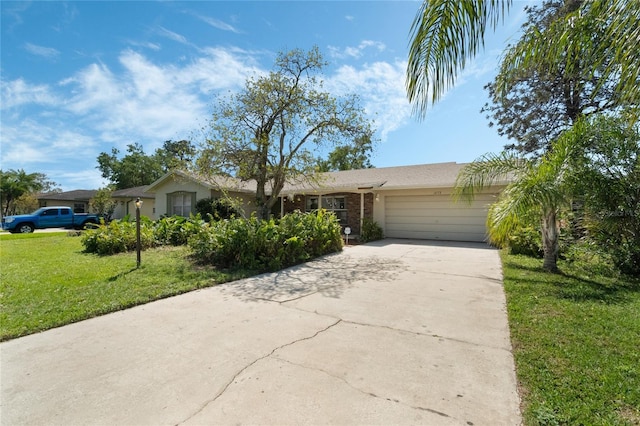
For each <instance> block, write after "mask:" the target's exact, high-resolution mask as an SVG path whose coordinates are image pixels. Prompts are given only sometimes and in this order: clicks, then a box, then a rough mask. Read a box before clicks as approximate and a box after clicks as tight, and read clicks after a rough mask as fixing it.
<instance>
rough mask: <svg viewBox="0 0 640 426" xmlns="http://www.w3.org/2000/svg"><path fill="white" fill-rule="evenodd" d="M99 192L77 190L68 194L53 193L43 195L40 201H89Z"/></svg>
mask: <svg viewBox="0 0 640 426" xmlns="http://www.w3.org/2000/svg"><path fill="white" fill-rule="evenodd" d="M96 192H98V191H97V190H95V189H76V190H74V191H66V192H52V193H50V194H45V195H41V196H39V197H38V199H39V200H58V201H87V200H89V199H91V198H93V196H94V195H96Z"/></svg>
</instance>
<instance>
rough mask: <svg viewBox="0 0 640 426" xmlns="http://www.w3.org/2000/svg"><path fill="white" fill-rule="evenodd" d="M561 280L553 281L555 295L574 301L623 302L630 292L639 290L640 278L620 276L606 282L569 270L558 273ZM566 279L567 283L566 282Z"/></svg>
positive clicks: (627, 298)
mask: <svg viewBox="0 0 640 426" xmlns="http://www.w3.org/2000/svg"><path fill="white" fill-rule="evenodd" d="M560 275H561V276H562V277H564V278H565V280H563V282H554V283H553V285H554V288H555V292H556V295H557V296H558V297H560V298H562V299H568V300H572V301H576V302H593V301H596V302H602V303H606V304H619V303H625V302H626V301H628V300H629V299H630V298H629V297H628V296H629V295H631V294H634V293H638V292H640V280H637V279H632V278H629V280H627V277H624V276H622V277H621V278H620V280H618V281H612V282H607V281H604V280H597V279H592V278H587V277H584V276H581V275H578V274H575V273H571V272H563V273H561V274H560ZM567 279H568V280H569V284H567V282H566V281H567Z"/></svg>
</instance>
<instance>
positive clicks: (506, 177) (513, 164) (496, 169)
mask: <svg viewBox="0 0 640 426" xmlns="http://www.w3.org/2000/svg"><path fill="white" fill-rule="evenodd" d="M530 167H531V165H530V164H529V161H528V160H526V159H524V158H522V157H520V156H518V155H516V154H512V153H507V152H503V153H500V154H494V153H488V154H485V155H483V156H482V157H480V158H478V159H476V160H474V161H473V162H472V163H469V164H467V165H466V166H465V167H464V168H463V169H462V170H460V173H459V174H458V177H457V178H456V183H455V188H454V193H453V195H454V199H455V200H457V201H459V200H466V201H468V202H471V201H473V199H474V198H475V195H476V193H478V192H479V191H482V190H483V189H486V188H490V187H492V186H494V185H506V184H507V183H508V182H509V181H511V180H512V179H514V178H517V177H518V176H519V175H521V174H523V173H526V171H527V170H528V169H529V168H530Z"/></svg>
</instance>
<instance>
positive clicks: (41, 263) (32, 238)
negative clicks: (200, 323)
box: [0, 233, 251, 340]
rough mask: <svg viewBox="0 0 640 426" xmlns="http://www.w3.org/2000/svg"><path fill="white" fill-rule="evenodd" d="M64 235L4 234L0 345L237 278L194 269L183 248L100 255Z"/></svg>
mask: <svg viewBox="0 0 640 426" xmlns="http://www.w3.org/2000/svg"><path fill="white" fill-rule="evenodd" d="M83 248H84V247H83V246H82V244H81V241H80V238H79V237H69V236H67V234H66V233H34V234H16V235H9V234H2V235H0V340H7V339H11V338H14V337H19V336H23V335H27V334H31V333H34V332H37V331H41V330H46V329H49V328H53V327H57V326H60V325H64V324H69V323H72V322H75V321H80V320H83V319H86V318H90V317H94V316H96V315H101V314H105V313H107V312H113V311H117V310H120V309H123V308H126V307H130V306H134V305H139V304H142V303H146V302H149V301H151V300H156V299H160V298H163V297H168V296H172V295H176V294H180V293H184V292H186V291H190V290H194V289H197V288H201V287H207V286H212V285H215V284H218V283H222V282H226V281H231V280H235V279H239V278H242V277H245V276H249V275H251V271H236V272H221V271H217V270H215V269H213V268H203V267H194V266H193V265H192V263H191V262H190V261H189V260H188V256H187V255H188V253H187V249H186V248H185V247H166V248H159V249H153V250H148V251H144V252H143V253H142V264H141V267H140V268H139V269H136V255H135V253H126V254H120V255H114V256H97V255H93V254H86V253H83V252H82V250H83Z"/></svg>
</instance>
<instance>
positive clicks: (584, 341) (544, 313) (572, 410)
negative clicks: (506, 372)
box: [502, 254, 640, 425]
mask: <svg viewBox="0 0 640 426" xmlns="http://www.w3.org/2000/svg"><path fill="white" fill-rule="evenodd" d="M502 258H503V265H504V285H505V291H506V295H507V307H508V313H509V324H510V328H511V340H512V343H513V349H514V356H515V361H516V370H517V376H518V380H519V382H520V386H521V396H522V399H523V416H524V419H525V424H527V425H538V424H550V425H551V424H568V425H569V424H570V425H580V424H583V425H624V424H628V425H638V424H640V279H635V278H634V279H631V278H619V277H616V276H615V274H613V273H611V272H608V271H606V270H601V271H598V270H597V269H595V268H588V266H587V267H585V266H583V267H581V268H578V267H576V266H572V265H569V264H566V263H562V262H561V263H560V265H559V266H560V268H561V270H562V271H563V274H562V275H557V274H550V273H545V272H541V271H540V266H541V263H542V262H541V261H540V260H536V259H531V258H527V257H524V256H510V255H505V254H502ZM585 268H587V269H585ZM588 269H592V270H591V271H590V270H588Z"/></svg>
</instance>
